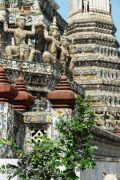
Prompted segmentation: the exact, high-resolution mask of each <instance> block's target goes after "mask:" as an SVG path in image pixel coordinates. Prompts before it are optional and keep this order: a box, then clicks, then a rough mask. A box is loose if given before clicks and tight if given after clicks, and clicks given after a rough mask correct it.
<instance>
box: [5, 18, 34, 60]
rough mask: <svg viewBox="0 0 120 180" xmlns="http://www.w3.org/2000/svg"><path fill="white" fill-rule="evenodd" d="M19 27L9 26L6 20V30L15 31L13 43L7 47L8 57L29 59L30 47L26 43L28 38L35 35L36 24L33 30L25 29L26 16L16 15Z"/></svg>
mask: <svg viewBox="0 0 120 180" xmlns="http://www.w3.org/2000/svg"><path fill="white" fill-rule="evenodd" d="M16 25H17V28H8V24H7V22H6V21H5V22H4V31H5V32H10V33H14V38H13V39H12V45H10V46H7V47H6V49H5V53H6V58H7V59H8V60H12V59H13V58H14V57H19V58H20V59H21V60H29V55H30V47H29V45H28V44H27V43H26V38H27V37H30V36H33V35H35V26H32V30H31V31H28V30H25V29H24V27H25V17H24V16H22V15H19V16H18V17H16Z"/></svg>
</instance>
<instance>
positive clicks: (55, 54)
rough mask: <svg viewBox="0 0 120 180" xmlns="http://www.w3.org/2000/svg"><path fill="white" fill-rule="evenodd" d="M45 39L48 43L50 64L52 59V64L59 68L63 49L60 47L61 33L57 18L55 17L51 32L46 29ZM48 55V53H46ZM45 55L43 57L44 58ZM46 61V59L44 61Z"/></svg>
mask: <svg viewBox="0 0 120 180" xmlns="http://www.w3.org/2000/svg"><path fill="white" fill-rule="evenodd" d="M44 37H45V39H46V41H47V50H48V52H49V53H47V54H48V55H49V56H48V61H49V63H50V61H51V59H52V64H53V65H54V66H56V65H57V67H58V66H59V63H60V61H59V60H60V53H61V47H60V33H59V29H58V27H57V23H56V17H54V20H53V23H52V26H51V27H50V32H48V30H47V29H46V28H44ZM44 53H46V51H45V52H44ZM44 53H43V57H44ZM43 60H44V59H43Z"/></svg>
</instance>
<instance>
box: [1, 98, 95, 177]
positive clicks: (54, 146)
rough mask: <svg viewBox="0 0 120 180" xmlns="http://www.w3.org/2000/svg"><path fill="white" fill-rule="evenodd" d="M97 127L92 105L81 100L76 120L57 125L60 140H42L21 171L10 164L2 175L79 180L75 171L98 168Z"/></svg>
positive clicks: (24, 160) (22, 163)
mask: <svg viewBox="0 0 120 180" xmlns="http://www.w3.org/2000/svg"><path fill="white" fill-rule="evenodd" d="M93 124H94V114H93V112H91V111H90V109H89V103H88V102H87V101H86V102H85V101H83V100H81V99H80V97H78V98H77V99H76V108H75V111H74V114H73V116H72V117H68V118H61V119H60V120H59V121H58V122H57V124H56V130H57V131H58V133H59V135H60V136H59V139H58V140H54V141H52V140H50V139H49V138H48V137H47V136H46V135H43V136H39V137H38V138H37V141H34V146H33V149H32V151H31V152H27V153H25V154H23V155H22V157H21V160H20V161H19V163H18V166H17V167H16V166H12V165H10V164H9V165H7V167H5V166H3V167H1V172H3V173H4V172H7V173H8V179H11V178H12V177H14V176H15V175H16V174H17V175H18V176H19V177H20V179H22V180H24V179H25V180H29V179H31V180H32V179H34V180H50V179H51V178H54V179H57V180H61V179H63V180H77V179H78V177H77V176H76V174H75V169H78V170H81V171H82V170H84V169H86V168H92V167H93V166H94V159H93V153H94V150H95V148H94V147H93V146H91V143H92V138H93V137H92V134H91V127H92V126H93ZM60 167H63V170H62V171H60Z"/></svg>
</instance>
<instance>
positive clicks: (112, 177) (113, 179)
mask: <svg viewBox="0 0 120 180" xmlns="http://www.w3.org/2000/svg"><path fill="white" fill-rule="evenodd" d="M103 176H104V178H103V180H118V179H117V175H116V172H115V171H114V172H113V173H112V174H107V173H106V172H103Z"/></svg>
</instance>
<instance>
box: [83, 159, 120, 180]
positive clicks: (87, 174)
mask: <svg viewBox="0 0 120 180" xmlns="http://www.w3.org/2000/svg"><path fill="white" fill-rule="evenodd" d="M114 170H115V171H116V173H117V178H118V180H120V159H117V160H113V159H107V158H104V160H103V159H101V160H97V161H96V167H95V169H93V170H86V171H84V172H83V173H81V179H80V180H93V179H95V180H102V179H103V175H102V172H104V171H105V172H107V173H112V172H113V171H114ZM96 177H97V179H96Z"/></svg>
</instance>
